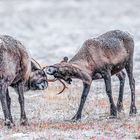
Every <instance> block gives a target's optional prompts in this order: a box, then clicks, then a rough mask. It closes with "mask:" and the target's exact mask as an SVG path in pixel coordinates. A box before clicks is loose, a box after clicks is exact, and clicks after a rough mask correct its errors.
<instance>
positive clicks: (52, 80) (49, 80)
mask: <svg viewBox="0 0 140 140" xmlns="http://www.w3.org/2000/svg"><path fill="white" fill-rule="evenodd" d="M57 80H58V79H57V78H54V79H47V81H48V82H55V81H57Z"/></svg>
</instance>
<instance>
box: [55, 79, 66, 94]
mask: <svg viewBox="0 0 140 140" xmlns="http://www.w3.org/2000/svg"><path fill="white" fill-rule="evenodd" d="M57 80H58V81H59V82H60V83H62V85H63V89H62V90H61V91H60V92H59V93H57V94H58V95H59V94H61V93H62V92H63V91H64V90H65V89H66V88H67V86H66V85H65V83H64V82H63V81H62V80H60V79H57Z"/></svg>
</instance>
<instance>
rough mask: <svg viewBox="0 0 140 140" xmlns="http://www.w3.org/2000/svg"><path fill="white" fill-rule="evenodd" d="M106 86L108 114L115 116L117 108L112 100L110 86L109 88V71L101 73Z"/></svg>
mask: <svg viewBox="0 0 140 140" xmlns="http://www.w3.org/2000/svg"><path fill="white" fill-rule="evenodd" d="M103 77H104V81H105V87H106V93H107V95H108V98H109V102H110V115H111V116H114V117H116V116H117V109H116V106H115V104H114V101H113V97H112V88H111V73H110V72H107V73H105V74H104V75H103Z"/></svg>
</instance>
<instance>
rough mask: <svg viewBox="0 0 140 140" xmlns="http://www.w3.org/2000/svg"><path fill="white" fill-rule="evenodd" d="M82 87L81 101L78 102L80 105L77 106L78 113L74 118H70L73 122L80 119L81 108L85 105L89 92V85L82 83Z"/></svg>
mask: <svg viewBox="0 0 140 140" xmlns="http://www.w3.org/2000/svg"><path fill="white" fill-rule="evenodd" d="M83 87H84V88H83V93H82V96H81V101H80V105H79V108H78V111H77V113H76V114H75V116H74V117H73V118H72V120H74V121H76V120H79V119H81V114H82V110H83V106H84V104H85V101H86V98H87V95H88V93H89V90H90V85H88V84H86V83H83Z"/></svg>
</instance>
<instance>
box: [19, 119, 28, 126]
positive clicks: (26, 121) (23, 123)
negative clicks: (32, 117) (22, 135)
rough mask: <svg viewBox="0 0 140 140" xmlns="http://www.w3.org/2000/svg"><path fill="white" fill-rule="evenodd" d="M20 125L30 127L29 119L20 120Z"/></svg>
mask: <svg viewBox="0 0 140 140" xmlns="http://www.w3.org/2000/svg"><path fill="white" fill-rule="evenodd" d="M20 125H23V126H27V125H29V123H28V119H27V118H26V119H21V120H20Z"/></svg>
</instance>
